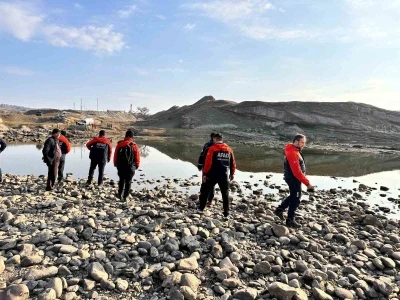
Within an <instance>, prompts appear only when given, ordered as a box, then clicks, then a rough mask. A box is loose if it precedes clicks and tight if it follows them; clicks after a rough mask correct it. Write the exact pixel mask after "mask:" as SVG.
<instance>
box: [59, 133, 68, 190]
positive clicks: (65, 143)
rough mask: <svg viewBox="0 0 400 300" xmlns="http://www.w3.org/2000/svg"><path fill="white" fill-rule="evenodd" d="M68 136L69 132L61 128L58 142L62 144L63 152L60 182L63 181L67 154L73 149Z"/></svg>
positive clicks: (60, 165)
mask: <svg viewBox="0 0 400 300" xmlns="http://www.w3.org/2000/svg"><path fill="white" fill-rule="evenodd" d="M66 136H67V132H66V131H65V130H61V135H60V137H59V139H58V144H59V145H60V148H61V154H62V155H61V159H60V164H59V166H58V182H61V181H62V180H63V178H64V167H65V156H66V155H67V154H68V153H69V152H70V151H71V144H70V143H69V141H68V139H67V137H66Z"/></svg>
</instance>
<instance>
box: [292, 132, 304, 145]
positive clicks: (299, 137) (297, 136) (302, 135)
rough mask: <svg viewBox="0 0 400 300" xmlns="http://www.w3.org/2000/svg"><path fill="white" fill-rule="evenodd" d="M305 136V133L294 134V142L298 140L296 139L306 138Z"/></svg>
mask: <svg viewBox="0 0 400 300" xmlns="http://www.w3.org/2000/svg"><path fill="white" fill-rule="evenodd" d="M305 137H306V136H305V135H304V134H300V133H298V134H296V135H295V136H294V138H293V143H294V142H296V141H300V140H301V139H304V138H305Z"/></svg>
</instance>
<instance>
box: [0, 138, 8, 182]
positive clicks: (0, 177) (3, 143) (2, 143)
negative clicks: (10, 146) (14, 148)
mask: <svg viewBox="0 0 400 300" xmlns="http://www.w3.org/2000/svg"><path fill="white" fill-rule="evenodd" d="M6 148H7V144H6V141H5V140H3V139H2V138H0V153H1V152H3V151H4V149H6ZM1 182H3V173H2V172H1V168H0V183H1Z"/></svg>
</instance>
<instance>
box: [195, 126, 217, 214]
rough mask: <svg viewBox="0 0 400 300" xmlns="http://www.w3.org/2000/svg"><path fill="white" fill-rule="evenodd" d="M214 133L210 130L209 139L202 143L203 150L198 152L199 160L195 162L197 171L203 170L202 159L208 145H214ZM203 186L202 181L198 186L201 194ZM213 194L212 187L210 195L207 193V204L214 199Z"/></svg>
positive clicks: (204, 157)
mask: <svg viewBox="0 0 400 300" xmlns="http://www.w3.org/2000/svg"><path fill="white" fill-rule="evenodd" d="M214 135H215V133H214V132H212V133H211V134H210V140H209V141H208V142H207V143H205V144H204V146H203V150H202V151H201V153H200V156H199V161H198V163H197V168H198V169H199V171H202V170H203V166H204V161H205V159H206V156H207V152H208V149H210V147H211V146H212V145H214ZM203 188H204V183H202V184H201V187H200V194H201V190H202V189H203ZM214 195H215V188H213V189H212V190H211V192H210V195H209V197H208V199H207V200H208V201H207V206H211V204H212V200H213V199H214Z"/></svg>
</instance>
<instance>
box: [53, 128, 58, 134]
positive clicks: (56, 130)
mask: <svg viewBox="0 0 400 300" xmlns="http://www.w3.org/2000/svg"><path fill="white" fill-rule="evenodd" d="M57 133H60V129H58V128H54V129H53V131H52V132H51V134H57Z"/></svg>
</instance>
